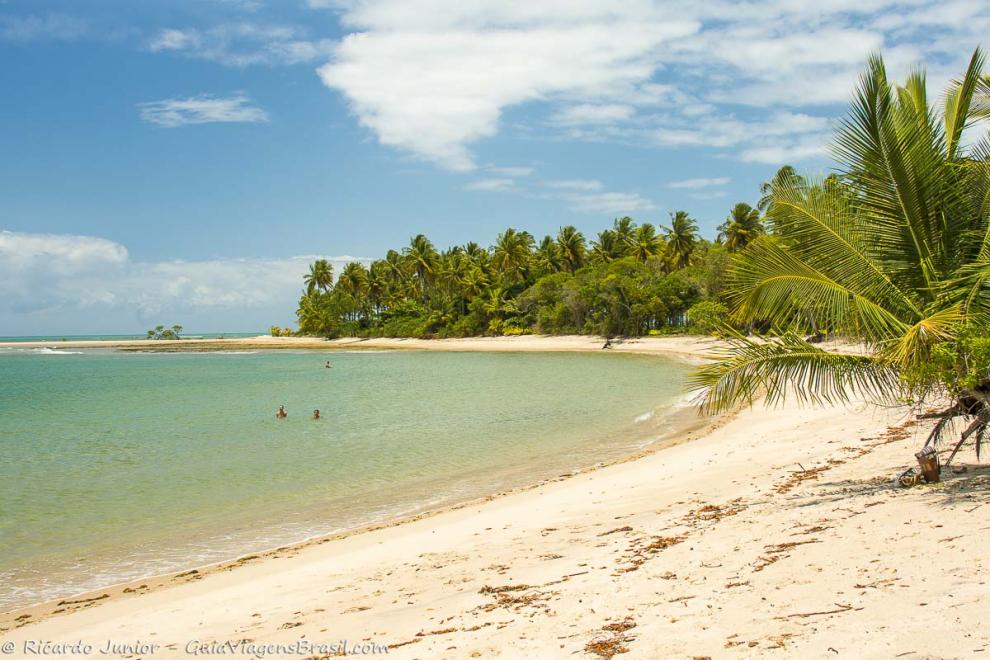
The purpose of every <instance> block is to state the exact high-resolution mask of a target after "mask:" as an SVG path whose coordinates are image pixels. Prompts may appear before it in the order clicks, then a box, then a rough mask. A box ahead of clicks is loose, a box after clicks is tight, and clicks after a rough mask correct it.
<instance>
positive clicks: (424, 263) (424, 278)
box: [403, 234, 440, 288]
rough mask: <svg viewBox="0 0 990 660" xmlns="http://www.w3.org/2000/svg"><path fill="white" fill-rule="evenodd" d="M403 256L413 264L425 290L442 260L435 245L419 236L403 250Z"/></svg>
mask: <svg viewBox="0 0 990 660" xmlns="http://www.w3.org/2000/svg"><path fill="white" fill-rule="evenodd" d="M403 255H404V256H405V258H406V260H407V261H408V263H409V264H411V266H412V270H413V272H414V273H415V274H416V278H417V279H418V280H419V283H420V286H421V287H423V288H425V287H426V285H427V284H428V283H429V282H431V281H432V280H433V270H434V269H435V268H436V265H437V262H438V261H439V259H440V255H439V254H438V253H437V250H436V248H435V247H433V243H432V242H431V241H430V239H428V238H427V237H426V236H424V235H423V234H418V235H416V236H414V237H413V239H412V240H411V241H409V247H407V248H406V249H405V250H403Z"/></svg>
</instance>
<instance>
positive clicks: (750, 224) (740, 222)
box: [718, 202, 766, 252]
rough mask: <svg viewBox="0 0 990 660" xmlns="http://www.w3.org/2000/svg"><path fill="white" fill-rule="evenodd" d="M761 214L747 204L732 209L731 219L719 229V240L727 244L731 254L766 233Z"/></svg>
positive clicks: (726, 220)
mask: <svg viewBox="0 0 990 660" xmlns="http://www.w3.org/2000/svg"><path fill="white" fill-rule="evenodd" d="M765 231H766V230H765V229H764V227H763V222H762V221H761V220H760V212H759V211H757V210H756V209H754V208H753V207H752V206H750V205H749V204H747V203H746V202H739V203H738V204H736V205H735V206H733V207H732V210H731V211H730V212H729V217H728V218H726V219H725V222H723V223H722V224H721V225H719V227H718V239H719V240H720V241H724V242H725V247H726V248H727V249H728V250H729V252H737V251H739V250H741V249H743V248H744V247H746V246H747V245H749V244H750V243H751V242H753V240H754V239H756V237H757V236H760V235H761V234H763V233H765Z"/></svg>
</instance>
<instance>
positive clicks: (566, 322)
mask: <svg viewBox="0 0 990 660" xmlns="http://www.w3.org/2000/svg"><path fill="white" fill-rule="evenodd" d="M762 233H763V223H762V220H761V216H760V213H759V211H757V210H755V209H753V208H751V207H750V206H749V205H748V204H737V205H736V206H735V207H734V208H733V209H732V211H731V213H730V214H729V217H728V218H727V220H726V222H725V223H724V224H723V225H722V226H721V227H720V228H719V238H718V239H717V240H716V241H715V242H711V241H707V240H704V239H702V238H700V237H699V235H698V225H697V223H696V222H695V220H694V219H693V218H691V216H689V215H688V214H687V213H685V212H684V211H678V212H676V213H674V214H672V215H671V218H670V224H669V226H666V227H660V228H658V227H656V226H654V225H652V224H649V223H642V224H637V223H636V222H635V221H633V220H632V219H631V218H628V217H626V218H619V219H617V220H615V221H614V223H613V224H612V227H610V228H608V229H604V230H603V231H601V232H599V233H598V235H597V237H595V238H594V239H593V240H590V241H589V240H588V239H587V238H586V237H585V236H584V235H583V234H582V233H581V232H580V231H578V230H577V229H576V228H574V227H572V226H567V227H562V228H561V229H560V231H559V232H557V235H556V236H545V237H544V238H543V239H542V240H540V241H539V242H538V243H537V242H536V241H535V240H534V238H533V237H532V236H531V235H530V234H529V233H527V232H525V231H519V230H516V229H506V230H505V231H504V232H502V233H501V234H499V236H498V237H497V239H496V240H495V244H494V245H492V246H491V247H489V248H484V247H481V246H480V245H479V244H477V243H468V244H467V245H463V246H455V247H452V248H450V249H447V250H444V251H440V250H438V249H437V248H436V247H435V246H434V245H433V243H431V242H430V240H429V239H427V238H426V237H425V236H423V235H419V236H416V237H414V238H413V239H412V240H411V241H410V243H409V245H408V246H407V247H406V248H404V249H402V250H401V251H398V250H390V251H389V252H388V254H386V256H385V258H384V259H379V260H377V261H373V262H372V263H371V264H370V266H369V267H365V266H364V265H363V264H361V263H357V262H355V263H349V264H347V265H346V266H344V268H343V269H342V270H341V272H340V273H339V274H338V275H337V278H336V281H334V277H333V267H332V266H331V264H329V263H328V262H326V261H324V260H320V261H317V262H315V263H314V264H312V266H311V267H310V272H309V274H308V275H307V276H306V280H305V284H306V289H305V292H304V293H303V295H302V298H301V299H300V301H299V310H298V318H299V328H300V331H301V332H302V333H304V334H314V335H322V336H339V335H354V336H390V337H452V336H469V335H493V334H494V335H504V334H510V335H511V334H524V333H531V332H537V333H546V334H563V333H590V334H600V335H644V334H650V333H652V334H659V333H667V332H685V331H687V330H688V329H694V330H701V331H708V330H711V329H713V328H715V327H717V326H718V325H720V324H721V323H723V322H724V320H725V317H726V308H725V306H724V305H723V304H722V303H721V300H722V296H723V290H722V282H723V280H724V276H725V270H726V268H727V267H728V264H729V260H730V253H731V252H733V251H736V250H740V249H742V248H743V247H745V246H746V245H747V244H748V243H749V242H751V241H752V240H753V239H754V238H755V237H757V236H759V235H760V234H762Z"/></svg>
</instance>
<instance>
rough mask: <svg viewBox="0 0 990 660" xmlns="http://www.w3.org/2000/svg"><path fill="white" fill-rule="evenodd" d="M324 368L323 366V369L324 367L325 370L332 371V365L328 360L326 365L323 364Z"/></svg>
mask: <svg viewBox="0 0 990 660" xmlns="http://www.w3.org/2000/svg"><path fill="white" fill-rule="evenodd" d="M324 366H325V367H326V368H327V369H333V365H332V364H330V360H327V363H326V364H325V365H324Z"/></svg>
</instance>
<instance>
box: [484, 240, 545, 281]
mask: <svg viewBox="0 0 990 660" xmlns="http://www.w3.org/2000/svg"><path fill="white" fill-rule="evenodd" d="M533 244H534V241H533V237H532V235H530V233H529V232H527V231H516V230H515V229H512V228H509V229H506V230H505V231H504V232H502V233H501V234H499V235H498V238H497V239H496V241H495V247H494V248H493V249H492V260H491V263H492V267H493V268H494V269H495V271H496V272H498V273H499V274H500V275H501V276H502V278H503V279H504V280H505V281H506V282H508V283H510V284H514V283H515V282H521V281H522V280H524V279H526V275H527V274H528V273H529V265H530V264H529V262H530V259H531V257H532V250H533Z"/></svg>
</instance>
